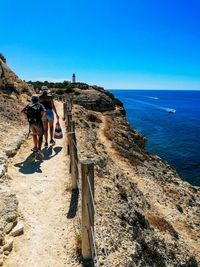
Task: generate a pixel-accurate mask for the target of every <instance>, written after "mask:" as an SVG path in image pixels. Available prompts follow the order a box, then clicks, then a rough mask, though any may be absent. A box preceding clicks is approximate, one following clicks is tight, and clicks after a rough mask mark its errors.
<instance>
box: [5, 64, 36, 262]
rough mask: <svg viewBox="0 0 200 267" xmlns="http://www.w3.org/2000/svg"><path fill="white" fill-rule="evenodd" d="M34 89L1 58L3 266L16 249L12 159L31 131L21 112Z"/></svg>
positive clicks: (16, 204) (15, 203) (15, 201)
mask: <svg viewBox="0 0 200 267" xmlns="http://www.w3.org/2000/svg"><path fill="white" fill-rule="evenodd" d="M31 93H32V91H31V89H29V88H28V87H27V84H26V83H24V82H23V81H21V80H20V79H19V78H18V77H17V75H15V74H14V72H12V71H11V70H10V69H9V67H8V66H7V65H6V64H5V63H4V62H3V61H2V60H1V59H0V121H1V123H0V146H1V151H0V266H1V265H2V264H3V259H4V258H5V257H6V256H7V255H8V254H9V252H10V251H11V250H12V246H13V237H11V236H9V233H10V232H11V230H12V229H13V227H15V225H16V224H17V217H18V211H17V209H18V201H17V199H16V196H15V194H13V193H12V191H11V190H10V188H9V187H8V182H7V181H8V179H9V177H7V174H6V169H7V163H8V158H9V157H12V156H14V155H15V154H16V153H17V150H18V149H19V147H20V145H21V144H22V143H23V141H24V139H25V137H26V134H27V132H28V124H27V122H26V118H25V117H24V116H23V114H22V113H21V110H22V108H23V106H24V104H25V103H24V102H25V101H27V99H28V98H29V96H30V94H31Z"/></svg>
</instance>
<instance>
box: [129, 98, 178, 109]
mask: <svg viewBox="0 0 200 267" xmlns="http://www.w3.org/2000/svg"><path fill="white" fill-rule="evenodd" d="M124 99H125V100H126V101H130V102H138V103H142V104H145V105H148V106H151V107H154V108H155V109H159V110H163V111H166V112H168V113H176V110H175V109H173V108H167V107H161V106H158V105H155V104H152V103H149V102H146V101H142V100H138V99H132V98H127V97H124Z"/></svg>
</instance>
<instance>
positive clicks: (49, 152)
mask: <svg viewBox="0 0 200 267" xmlns="http://www.w3.org/2000/svg"><path fill="white" fill-rule="evenodd" d="M62 149H63V148H62V147H61V146H57V147H52V146H50V147H48V148H44V149H43V150H42V153H43V154H44V159H43V160H49V159H51V158H53V157H55V156H56V155H57V154H58V153H59V152H60V151H61V150H62ZM41 163H42V161H40V160H35V154H34V153H31V154H30V155H29V156H28V157H27V158H26V159H25V160H24V161H22V162H19V163H16V164H15V165H14V166H15V167H18V168H19V171H20V172H21V173H24V174H32V173H35V172H38V173H41V172H42V170H41V166H40V165H41Z"/></svg>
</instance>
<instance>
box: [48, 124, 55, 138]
mask: <svg viewBox="0 0 200 267" xmlns="http://www.w3.org/2000/svg"><path fill="white" fill-rule="evenodd" d="M53 123H54V121H50V122H49V127H50V140H52V139H53V130H54V129H53Z"/></svg>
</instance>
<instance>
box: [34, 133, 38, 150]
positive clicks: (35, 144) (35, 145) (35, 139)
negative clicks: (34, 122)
mask: <svg viewBox="0 0 200 267" xmlns="http://www.w3.org/2000/svg"><path fill="white" fill-rule="evenodd" d="M33 143H34V147H36V148H37V135H36V134H33Z"/></svg>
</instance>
